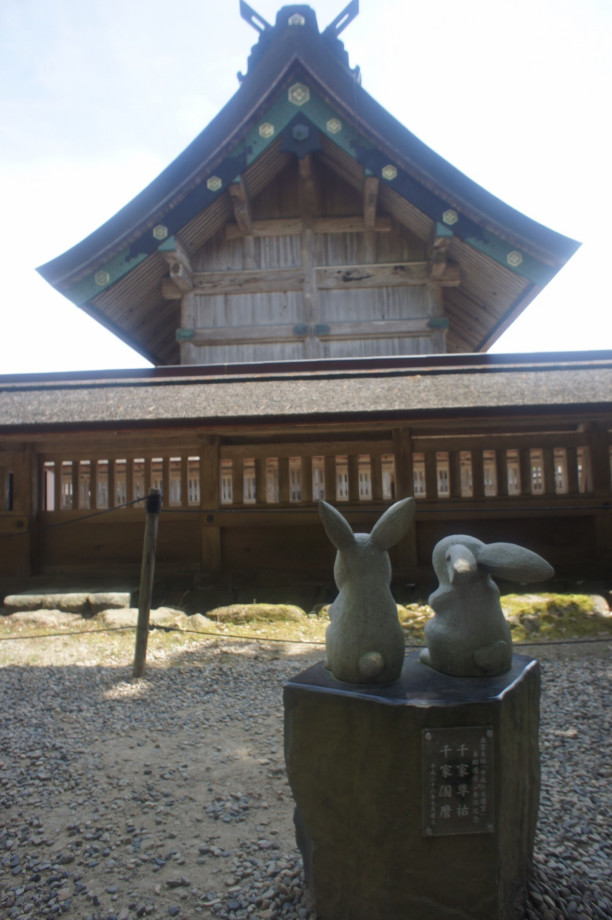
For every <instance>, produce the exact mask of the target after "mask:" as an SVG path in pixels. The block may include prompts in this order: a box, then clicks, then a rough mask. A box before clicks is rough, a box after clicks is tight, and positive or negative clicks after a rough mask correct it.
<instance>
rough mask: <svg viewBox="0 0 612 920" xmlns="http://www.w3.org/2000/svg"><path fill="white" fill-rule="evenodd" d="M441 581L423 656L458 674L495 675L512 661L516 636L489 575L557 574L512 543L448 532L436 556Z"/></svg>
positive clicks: (536, 577) (527, 577) (526, 578)
mask: <svg viewBox="0 0 612 920" xmlns="http://www.w3.org/2000/svg"><path fill="white" fill-rule="evenodd" d="M432 562H433V567H434V571H435V573H436V575H437V576H438V580H439V582H440V586H439V588H438V589H437V591H434V593H433V594H432V595H431V597H430V598H429V603H430V605H431V606H432V607H433V609H434V612H435V616H434V617H433V618H432V619H431V620H430V621H429V623H428V624H427V626H426V627H425V642H426V644H427V648H426V649H424V650H423V651H422V652H421V656H420V658H421V661H422V662H423V663H424V664H427V665H429V666H430V667H432V668H434V669H435V670H436V671H442V672H443V673H444V674H452V675H455V676H456V677H493V676H495V675H497V674H503V673H505V672H506V671H508V670H509V669H510V667H511V666H512V635H511V633H510V627H509V626H508V624H507V622H506V619H505V617H504V614H503V612H502V609H501V603H500V600H499V589H498V587H497V585H496V584H495V582H494V581H493V579H492V578H491V575H494V576H496V577H498V578H507V579H511V580H512V581H518V582H530V581H544V580H545V579H547V578H550V577H551V576H552V575H554V570H553V568H552V566H550V565H549V564H548V562H546V561H545V560H544V559H542V557H541V556H538V555H537V554H536V553H533V552H531V551H530V550H528V549H523V548H522V547H521V546H517V545H516V544H514V543H489V544H488V545H486V544H484V543H481V541H480V540H477V539H476V538H475V537H467V536H452V537H445V538H444V539H443V540H440V542H439V543H437V544H436V546H435V547H434V551H433V557H432Z"/></svg>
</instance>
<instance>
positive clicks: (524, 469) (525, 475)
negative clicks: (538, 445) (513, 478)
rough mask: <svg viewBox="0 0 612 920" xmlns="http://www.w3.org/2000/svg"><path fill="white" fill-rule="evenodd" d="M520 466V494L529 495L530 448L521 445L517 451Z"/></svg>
mask: <svg viewBox="0 0 612 920" xmlns="http://www.w3.org/2000/svg"><path fill="white" fill-rule="evenodd" d="M519 460H520V468H521V495H531V450H530V448H529V447H523V448H521V450H520V451H519Z"/></svg>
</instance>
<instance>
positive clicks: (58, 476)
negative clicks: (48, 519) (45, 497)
mask: <svg viewBox="0 0 612 920" xmlns="http://www.w3.org/2000/svg"><path fill="white" fill-rule="evenodd" d="M54 487H55V497H54V501H55V504H54V507H55V510H56V511H61V510H62V461H61V460H56V461H55V480H54Z"/></svg>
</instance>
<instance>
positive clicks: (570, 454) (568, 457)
mask: <svg viewBox="0 0 612 920" xmlns="http://www.w3.org/2000/svg"><path fill="white" fill-rule="evenodd" d="M565 463H566V467H567V492H568V495H578V492H579V485H578V451H577V449H576V447H575V446H574V445H571V446H570V447H566V448H565Z"/></svg>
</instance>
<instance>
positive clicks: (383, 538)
mask: <svg viewBox="0 0 612 920" xmlns="http://www.w3.org/2000/svg"><path fill="white" fill-rule="evenodd" d="M415 510H416V505H415V502H414V499H413V498H403V499H402V500H401V501H399V502H396V503H395V504H394V505H391V507H390V508H387V510H386V511H385V513H384V514H383V516H382V517H381V518H379V519H378V521H377V522H376V523H375V524H374V527H373V528H372V532H371V534H370V540H371V541H372V543H374V545H375V546H377V547H378V549H382V550H386V549H389V547H390V546H395V544H396V543H399V541H400V540H401V539H402V537H403V536H404V534H405V533H406V532H407V530H408V528H409V527H410V525H411V524H412V519H413V518H414V512H415Z"/></svg>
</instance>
